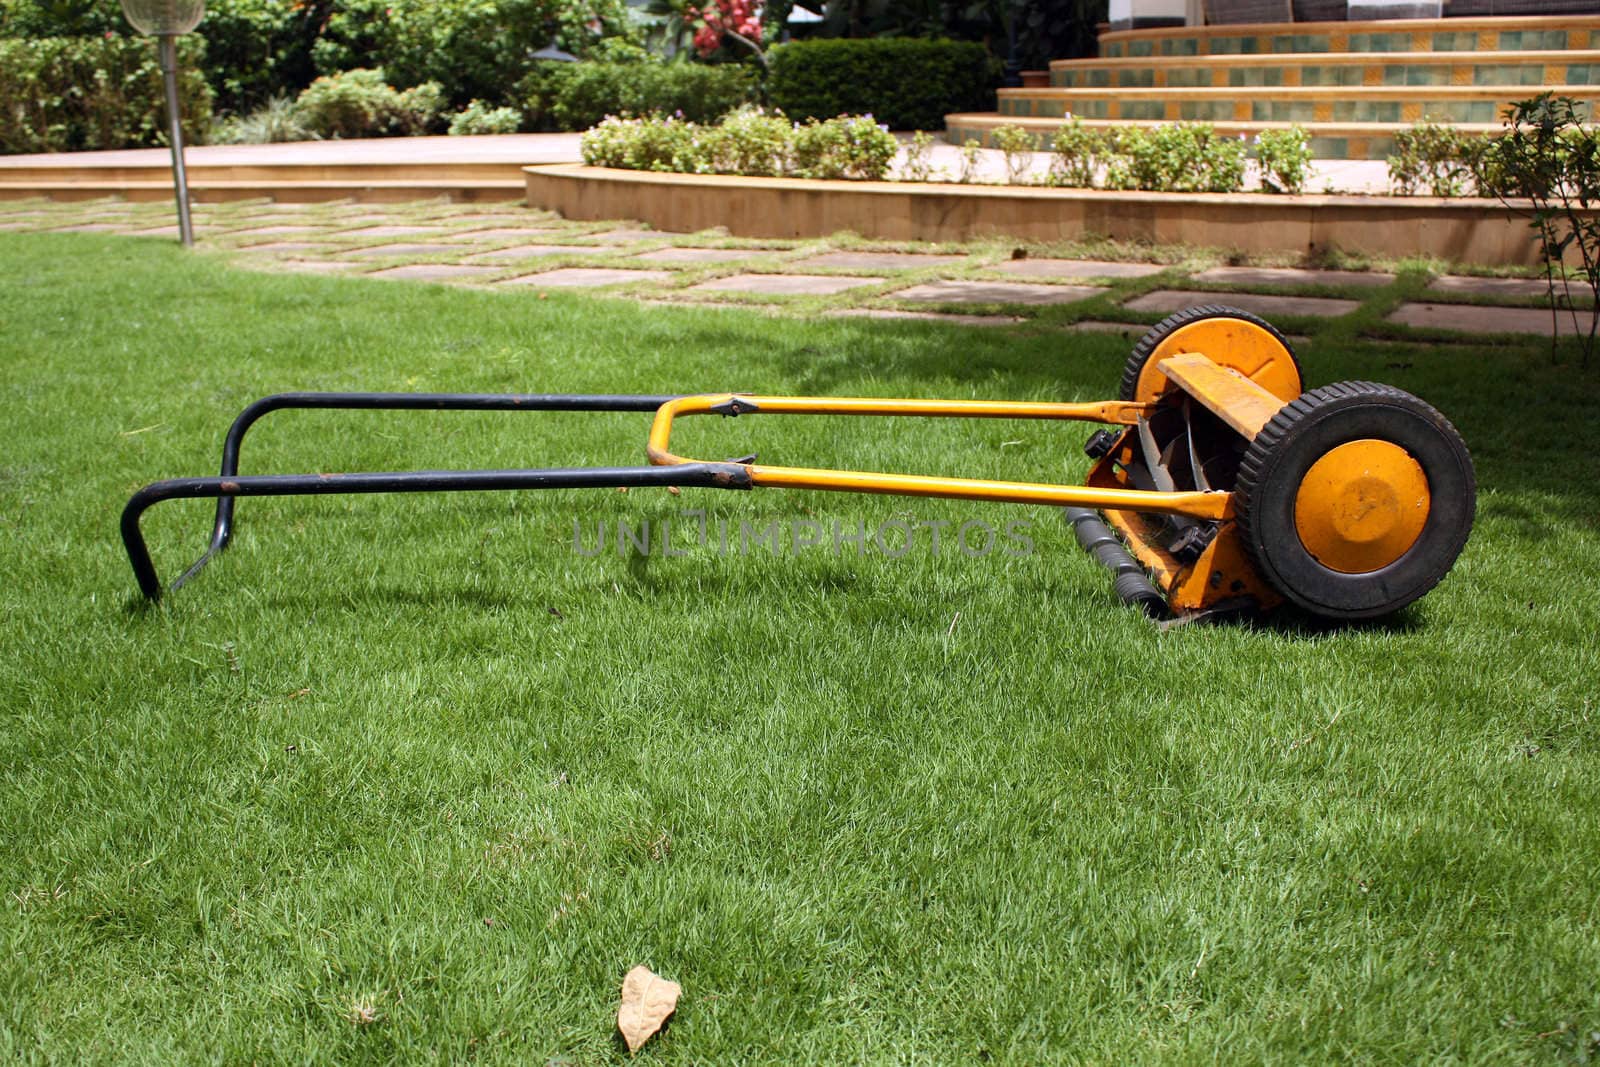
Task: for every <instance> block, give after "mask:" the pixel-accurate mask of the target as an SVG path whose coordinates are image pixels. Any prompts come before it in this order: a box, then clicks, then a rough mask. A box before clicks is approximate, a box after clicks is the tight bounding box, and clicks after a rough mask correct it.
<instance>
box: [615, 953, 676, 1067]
mask: <svg viewBox="0 0 1600 1067" xmlns="http://www.w3.org/2000/svg"><path fill="white" fill-rule="evenodd" d="M682 993H683V987H682V986H681V985H679V984H678V983H677V982H669V981H667V980H666V979H665V978H663V977H661V976H660V975H658V974H656V973H655V972H653V971H651V970H650V968H648V967H646V966H644V965H643V964H640V965H639V966H637V967H635V968H634V969H633V970H631V971H629V972H628V974H627V976H626V977H625V978H623V979H622V1006H621V1007H619V1008H618V1009H617V1029H618V1030H620V1031H622V1039H623V1040H624V1041H626V1042H627V1043H628V1051H629V1052H637V1051H639V1046H640V1045H643V1044H644V1043H645V1042H646V1041H648V1040H650V1036H651V1035H652V1034H654V1033H655V1032H656V1031H657V1030H659V1029H661V1024H662V1023H664V1022H666V1021H667V1016H669V1015H671V1014H672V1012H673V1010H674V1009H676V1008H677V1006H678V997H679V996H680V995H682Z"/></svg>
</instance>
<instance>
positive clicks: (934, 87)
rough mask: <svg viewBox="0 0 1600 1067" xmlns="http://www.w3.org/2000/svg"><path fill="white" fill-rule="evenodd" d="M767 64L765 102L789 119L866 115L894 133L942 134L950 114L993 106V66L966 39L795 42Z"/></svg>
mask: <svg viewBox="0 0 1600 1067" xmlns="http://www.w3.org/2000/svg"><path fill="white" fill-rule="evenodd" d="M769 58H770V60H771V63H772V74H771V76H770V78H769V79H768V81H767V96H768V99H769V100H770V101H771V102H772V104H773V105H774V106H775V107H778V108H781V109H782V110H783V112H784V113H785V114H787V115H788V116H789V117H790V118H794V119H810V118H819V119H826V118H832V117H833V116H834V115H842V114H870V115H872V116H873V117H874V118H876V119H877V120H878V121H879V122H882V123H884V124H885V125H887V126H888V127H889V128H890V129H893V130H942V129H944V117H945V115H946V114H947V113H949V112H952V111H993V110H994V107H995V102H994V101H995V97H994V87H995V84H996V83H997V82H998V80H999V71H998V68H997V65H996V63H995V62H994V61H993V60H991V59H990V57H989V53H988V52H987V51H986V50H985V49H984V47H983V46H982V45H980V44H974V43H972V42H969V41H927V40H918V39H915V38H907V37H887V38H861V39H850V38H838V39H826V40H819V41H792V42H790V43H789V44H784V45H779V46H777V47H776V48H774V49H772V52H771V54H770V57H769Z"/></svg>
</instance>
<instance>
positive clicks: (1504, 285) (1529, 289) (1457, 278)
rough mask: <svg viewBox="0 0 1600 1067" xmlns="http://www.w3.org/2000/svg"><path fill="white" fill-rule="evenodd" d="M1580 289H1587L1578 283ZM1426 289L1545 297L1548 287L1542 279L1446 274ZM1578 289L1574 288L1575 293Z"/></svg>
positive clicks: (1474, 293)
mask: <svg viewBox="0 0 1600 1067" xmlns="http://www.w3.org/2000/svg"><path fill="white" fill-rule="evenodd" d="M1579 286H1581V287H1582V288H1585V289H1586V288H1587V286H1583V285H1582V283H1579ZM1428 288H1429V289H1431V290H1432V291H1433V292H1436V293H1466V294H1468V295H1471V296H1518V297H1521V296H1545V295H1546V294H1548V293H1549V291H1550V287H1549V285H1548V284H1547V283H1546V282H1545V280H1544V279H1543V278H1468V277H1463V276H1461V275H1458V274H1446V275H1444V276H1443V277H1439V278H1435V279H1434V280H1433V281H1431V282H1429V283H1428ZM1577 288H1578V287H1577V286H1575V287H1574V291H1576V289H1577ZM1556 292H1557V293H1560V292H1561V283H1560V282H1559V281H1558V282H1556Z"/></svg>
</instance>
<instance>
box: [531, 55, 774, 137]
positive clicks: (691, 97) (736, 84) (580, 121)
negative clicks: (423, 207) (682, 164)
mask: <svg viewBox="0 0 1600 1067" xmlns="http://www.w3.org/2000/svg"><path fill="white" fill-rule="evenodd" d="M755 93H756V82H755V73H754V71H753V70H752V69H751V68H749V67H743V66H737V65H734V64H731V63H725V64H718V65H716V66H708V65H706V64H703V63H593V62H584V63H545V64H542V65H541V69H539V70H536V71H535V72H534V73H532V74H531V75H529V76H528V78H527V79H526V80H525V81H524V82H523V83H522V93H521V97H520V100H519V101H518V102H519V103H520V104H521V106H522V110H523V113H524V114H526V115H527V116H528V119H529V122H530V124H531V125H533V126H534V127H535V128H538V129H544V130H587V129H588V128H589V127H591V126H594V125H595V124H597V123H598V122H599V121H600V120H601V119H603V118H605V117H606V116H607V115H650V114H661V115H677V117H679V118H681V119H685V120H687V121H689V122H701V123H709V122H715V121H717V120H718V119H720V118H721V117H722V116H724V115H726V114H727V113H728V112H730V111H732V110H733V109H734V108H736V107H738V106H739V105H740V104H744V103H747V102H749V101H750V100H752V99H753V98H754V96H755Z"/></svg>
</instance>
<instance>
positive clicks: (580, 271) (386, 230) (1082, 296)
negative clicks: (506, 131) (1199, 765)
mask: <svg viewBox="0 0 1600 1067" xmlns="http://www.w3.org/2000/svg"><path fill="white" fill-rule="evenodd" d="M171 216H172V207H171V205H170V204H167V203H152V204H146V203H126V202H122V201H116V200H99V201H88V202H81V203H54V202H47V201H42V200H34V201H0V241H3V240H8V239H10V237H9V235H10V234H11V233H18V232H27V231H52V232H59V233H86V234H96V235H127V236H129V237H135V238H138V239H142V240H148V241H170V240H172V238H173V237H174V236H175V227H174V225H173V223H172V221H171ZM195 219H196V232H197V234H198V236H199V247H200V249H201V250H207V251H210V252H213V253H219V254H223V255H226V256H227V257H228V258H229V259H230V260H231V261H232V262H234V263H235V264H237V265H240V266H243V267H246V268H249V269H258V270H265V271H298V272H307V273H326V274H340V275H343V276H348V277H365V278H372V279H383V280H386V281H399V282H407V283H412V284H416V283H438V284H451V285H465V286H472V287H474V288H480V289H493V290H503V291H507V292H526V291H529V290H544V289H575V288H576V289H593V290H599V291H603V292H605V293H607V294H609V295H615V296H617V297H619V298H627V299H637V300H642V301H646V302H649V303H651V304H673V305H686V306H695V307H701V308H742V309H745V310H749V309H751V308H756V309H761V308H766V309H768V310H770V311H773V312H775V313H784V314H788V313H798V314H806V315H812V314H823V315H837V316H849V317H865V318H904V319H915V320H920V321H928V322H943V323H949V324H955V325H963V326H970V325H1000V326H1005V325H1016V324H1021V323H1027V322H1029V321H1032V320H1035V319H1037V320H1038V321H1040V322H1042V323H1056V324H1059V325H1064V326H1066V327H1067V328H1070V329H1075V330H1082V331H1109V332H1121V333H1124V334H1126V335H1128V336H1130V337H1137V335H1138V334H1139V333H1142V332H1143V330H1144V329H1145V328H1146V327H1147V326H1148V325H1149V324H1150V323H1151V322H1153V321H1155V319H1157V318H1159V317H1160V316H1161V315H1163V314H1165V313H1167V312H1170V311H1174V310H1178V309H1181V308H1185V307H1190V306H1194V305H1196V304H1207V303H1226V304H1231V305H1234V306H1238V307H1242V308H1244V309H1246V310H1248V311H1253V312H1255V313H1257V314H1260V315H1263V316H1265V317H1267V318H1269V319H1274V320H1277V319H1285V318H1286V319H1288V320H1289V321H1290V322H1291V324H1292V325H1293V324H1295V320H1299V325H1298V328H1300V329H1302V330H1305V329H1308V328H1309V326H1310V324H1311V323H1313V322H1314V321H1316V320H1325V321H1337V320H1338V319H1340V318H1342V317H1344V316H1348V315H1351V314H1352V313H1355V312H1357V311H1358V310H1361V309H1363V308H1368V307H1371V308H1374V309H1375V311H1374V312H1373V313H1370V314H1368V315H1367V317H1366V318H1364V319H1363V320H1362V321H1363V324H1364V325H1363V327H1362V328H1364V329H1371V328H1373V327H1372V326H1371V325H1368V324H1370V323H1376V322H1382V323H1388V324H1391V325H1392V326H1393V327H1398V328H1401V329H1398V330H1396V331H1393V333H1394V336H1397V337H1402V338H1403V337H1405V336H1406V333H1405V328H1410V329H1416V330H1423V331H1426V333H1425V334H1419V335H1417V336H1418V337H1419V338H1424V337H1425V338H1432V339H1435V340H1444V339H1450V338H1452V337H1454V338H1457V339H1460V340H1463V341H1471V340H1475V339H1477V338H1478V337H1480V336H1483V335H1491V334H1492V335H1505V334H1526V335H1543V336H1548V335H1549V333H1550V330H1551V316H1550V313H1549V310H1548V308H1547V307H1545V306H1543V300H1544V294H1545V291H1546V283H1545V282H1544V281H1543V280H1542V279H1537V278H1526V277H1524V278H1479V277H1469V276H1465V275H1450V274H1446V275H1442V276H1438V277H1434V278H1431V279H1428V280H1427V281H1426V284H1425V285H1424V284H1423V283H1422V282H1420V281H1419V280H1418V279H1417V278H1416V276H1415V275H1412V276H1409V278H1397V276H1396V275H1394V274H1389V273H1382V272H1376V271H1354V270H1319V269H1307V268H1291V267H1258V266H1226V265H1218V264H1217V263H1216V260H1215V257H1214V256H1211V257H1209V258H1207V256H1206V255H1204V254H1203V253H1184V252H1182V251H1177V252H1174V251H1173V250H1171V249H1168V250H1165V251H1166V253H1167V255H1168V256H1169V259H1168V261H1167V262H1139V261H1137V260H1131V259H1130V260H1124V259H1107V258H1090V257H1083V258H1078V257H1076V256H1073V255H1070V254H1064V253H1063V252H1062V249H1064V248H1068V247H1069V246H1061V245H1058V246H1051V247H1046V248H1043V249H1033V248H1030V247H1028V246H1027V245H1025V244H1024V243H1022V242H1013V241H1007V240H1004V239H998V238H997V239H992V240H987V241H975V242H972V243H970V244H968V245H964V246H951V245H920V246H919V245H916V244H912V243H898V244H895V243H890V242H866V241H862V240H860V239H858V238H854V237H851V236H849V235H839V236H838V237H835V238H832V239H828V240H806V241H795V240H788V241H784V240H770V241H768V240H739V239H733V238H730V237H728V236H727V235H726V233H724V232H722V231H706V232H702V233H697V234H680V233H665V232H660V231H655V230H649V229H644V228H641V227H640V226H639V225H638V224H637V223H629V222H626V221H619V222H610V223H604V222H574V221H568V220H565V219H562V218H560V217H558V216H556V215H553V214H551V213H549V212H543V211H537V210H533V209H529V208H526V207H521V206H517V205H511V204H507V205H503V206H502V205H493V206H478V205H461V204H453V203H450V202H447V201H442V200H440V201H427V202H413V203H404V204H394V205H384V204H370V203H360V204H357V203H349V202H341V203H332V204H276V203H272V202H267V201H258V202H247V203H226V204H200V205H196V209H195ZM1094 250H1095V251H1097V252H1098V251H1099V249H1098V248H1095V249H1094ZM1135 254H1137V253H1136V252H1135ZM1175 257H1185V258H1182V259H1181V261H1173V258H1175ZM1379 313H1381V315H1380V314H1379ZM1559 327H1560V328H1561V329H1562V330H1563V331H1564V332H1571V331H1572V319H1571V317H1570V316H1566V315H1563V316H1561V317H1560V320H1559Z"/></svg>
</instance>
